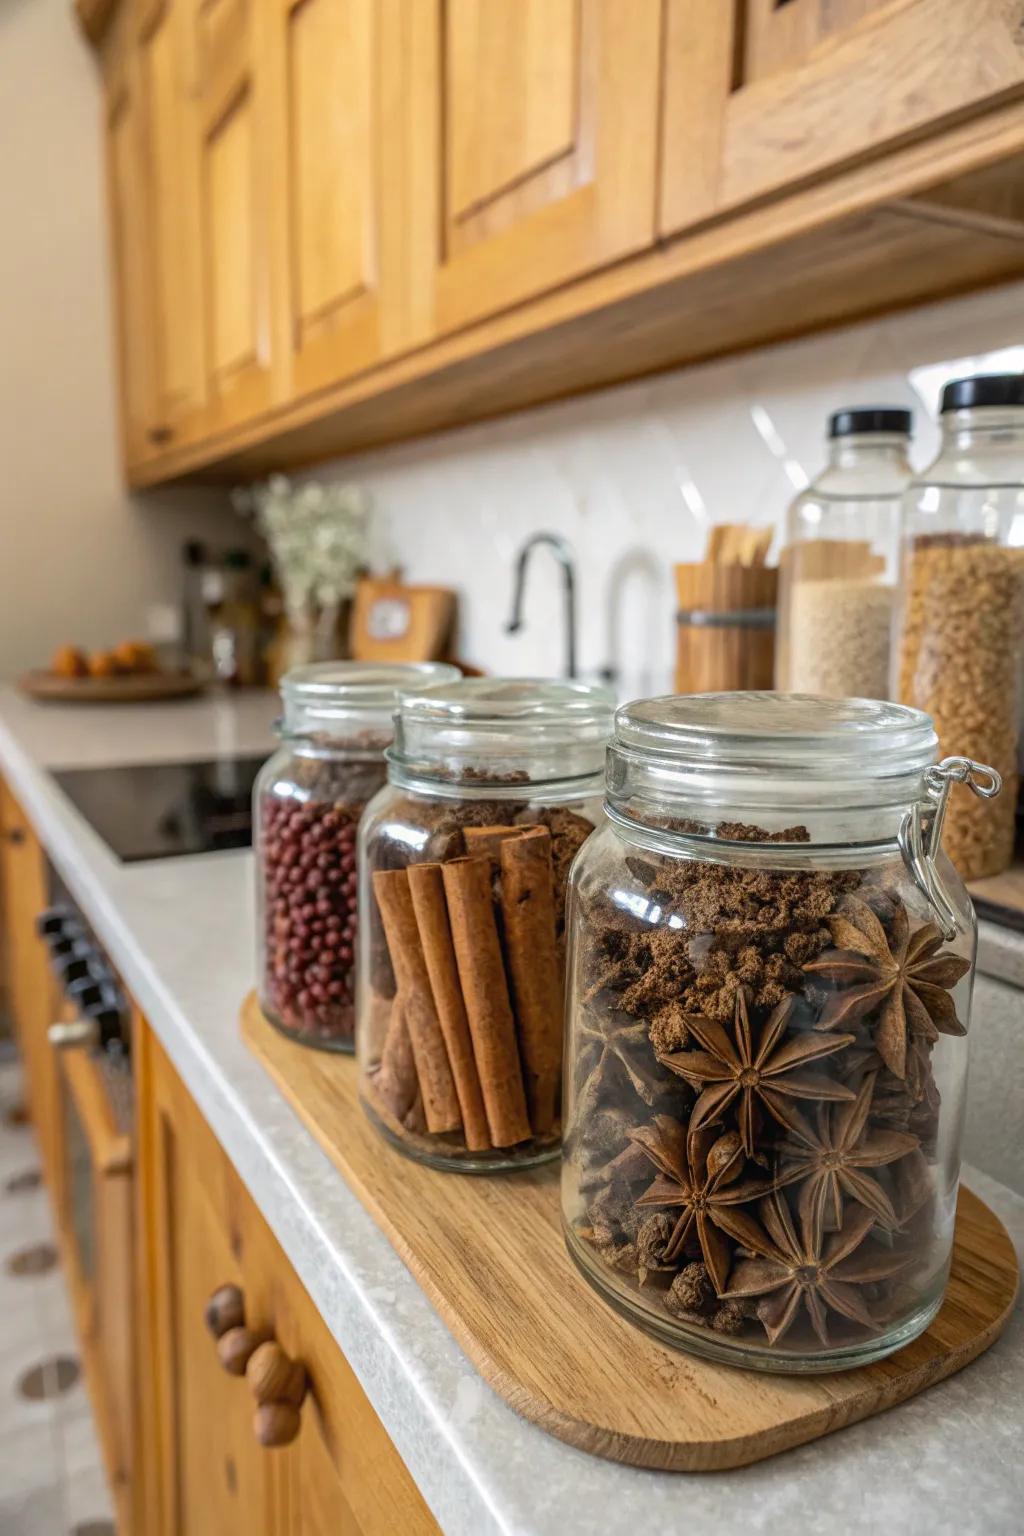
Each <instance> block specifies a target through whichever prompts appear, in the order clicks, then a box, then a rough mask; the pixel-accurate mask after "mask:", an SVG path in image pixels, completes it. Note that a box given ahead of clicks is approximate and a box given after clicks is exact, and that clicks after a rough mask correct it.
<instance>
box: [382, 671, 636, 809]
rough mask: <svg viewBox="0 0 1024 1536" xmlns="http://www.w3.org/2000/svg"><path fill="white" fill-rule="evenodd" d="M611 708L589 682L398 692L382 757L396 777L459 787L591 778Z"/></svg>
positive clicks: (469, 683)
mask: <svg viewBox="0 0 1024 1536" xmlns="http://www.w3.org/2000/svg"><path fill="white" fill-rule="evenodd" d="M614 707H615V701H614V699H613V697H612V695H611V694H610V693H609V692H608V690H607V689H605V688H602V687H599V686H598V685H596V684H588V683H578V682H570V681H563V680H560V679H551V678H534V677H519V678H491V677H467V678H462V679H461V680H460V681H458V682H445V683H440V684H438V685H436V686H435V687H432V688H426V689H424V690H422V691H419V692H416V693H409V692H406V693H403V695H402V698H401V701H400V705H399V712H398V716H397V718H396V721H395V741H394V746H393V747H392V748H391V751H390V752H389V754H388V756H389V759H390V761H391V763H392V764H393V765H394V767H395V769H396V770H397V771H398V774H399V775H409V776H413V777H427V778H432V779H439V780H448V781H450V782H461V783H462V784H467V783H469V784H473V783H476V784H481V785H487V784H494V783H498V782H501V780H502V779H503V778H504V779H505V780H506V781H507V782H519V783H527V782H531V783H534V782H551V781H554V780H563V779H576V778H581V777H584V776H588V777H592V776H594V775H599V774H600V773H601V771H602V769H603V767H604V755H605V749H606V747H607V745H608V741H609V739H610V737H611V732H612V718H613V710H614ZM512 776H514V778H513V777H512Z"/></svg>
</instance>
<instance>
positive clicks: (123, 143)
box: [106, 54, 154, 461]
mask: <svg viewBox="0 0 1024 1536" xmlns="http://www.w3.org/2000/svg"><path fill="white" fill-rule="evenodd" d="M119 64H120V67H118V68H117V70H116V72H112V73H111V74H110V76H109V77H108V83H107V109H106V110H107V116H106V155H107V189H108V198H107V202H108V209H109V216H110V244H111V255H112V257H113V274H112V275H113V286H114V311H115V319H116V333H117V352H118V364H119V375H120V377H119V383H120V396H121V435H122V441H123V446H124V452H125V456H126V457H127V458H128V459H129V460H132V461H134V460H138V459H141V458H144V457H145V456H146V454H147V453H148V452H150V451H151V450H152V448H153V446H154V444H153V442H152V440H151V438H150V436H149V433H150V428H151V427H152V426H153V424H154V417H153V400H152V376H151V372H150V367H151V360H152V354H151V347H152V334H151V304H150V300H151V295H150V291H149V287H148V281H147V267H146V243H145V242H146V224H145V184H144V171H143V162H142V141H141V133H142V122H141V118H142V107H141V93H140V90H139V79H138V71H137V69H136V67H135V59H134V55H133V54H128V55H127V56H126V57H125V58H124V60H123V63H121V61H119Z"/></svg>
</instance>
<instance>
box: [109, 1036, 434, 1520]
mask: <svg viewBox="0 0 1024 1536" xmlns="http://www.w3.org/2000/svg"><path fill="white" fill-rule="evenodd" d="M139 1036H141V1046H138V1045H137V1046H136V1051H135V1059H136V1063H137V1071H138V1073H139V1090H140V1091H139V1099H140V1126H139V1161H140V1164H141V1169H142V1179H141V1185H142V1193H141V1202H142V1203H141V1208H140V1216H141V1219H142V1221H143V1223H144V1224H146V1225H147V1227H148V1234H149V1235H148V1243H147V1247H148V1253H149V1261H148V1263H149V1270H150V1272H151V1278H150V1279H149V1281H148V1284H147V1277H146V1271H145V1267H143V1271H142V1273H141V1276H140V1284H141V1285H142V1286H143V1287H144V1288H146V1289H147V1291H148V1294H147V1297H146V1298H145V1304H144V1305H143V1306H142V1307H141V1308H140V1313H141V1315H142V1316H143V1318H144V1320H145V1321H144V1327H145V1328H146V1329H147V1331H148V1335H149V1358H150V1359H151V1361H152V1369H153V1373H154V1376H155V1379H156V1384H157V1398H156V1408H157V1411H156V1413H155V1414H153V1413H152V1412H149V1413H148V1414H147V1407H146V1404H145V1403H140V1413H139V1418H140V1426H141V1434H142V1435H143V1437H144V1438H146V1439H147V1440H148V1443H149V1446H150V1451H149V1455H148V1458H145V1459H147V1460H148V1462H149V1465H148V1466H147V1467H146V1468H145V1470H144V1472H143V1475H142V1479H141V1482H140V1488H142V1489H144V1490H145V1492H144V1494H143V1495H142V1498H141V1503H137V1505H136V1512H137V1519H136V1524H137V1525H138V1527H139V1529H140V1531H144V1532H145V1536H397V1533H398V1532H401V1533H402V1536H440V1528H439V1527H438V1525H437V1524H436V1522H435V1521H434V1519H433V1516H432V1515H431V1514H430V1511H429V1510H428V1508H427V1506H426V1504H425V1503H424V1501H423V1498H422V1496H421V1494H420V1492H419V1490H418V1489H417V1487H416V1484H415V1483H414V1482H413V1479H412V1476H411V1474H410V1473H409V1470H408V1468H407V1467H406V1465H405V1463H404V1462H403V1461H402V1458H401V1456H400V1455H399V1453H398V1451H397V1450H396V1449H395V1447H394V1445H393V1444H392V1442H391V1439H390V1438H389V1436H388V1434H387V1431H386V1430H385V1429H384V1426H383V1424H382V1423H381V1421H380V1419H379V1418H378V1417H377V1415H376V1413H375V1412H374V1410H373V1408H372V1407H371V1405H370V1402H369V1400H368V1398H367V1397H366V1394H365V1393H364V1391H363V1389H362V1387H361V1386H360V1385H359V1382H358V1381H357V1379H356V1377H355V1375H354V1373H353V1372H352V1370H351V1368H350V1366H349V1365H348V1362H347V1361H346V1360H345V1357H344V1355H343V1354H342V1352H341V1350H340V1349H339V1348H338V1345H337V1344H336V1343H335V1341H334V1339H333V1337H332V1336H331V1334H330V1332H329V1330H328V1328H327V1326H326V1324H325V1323H324V1322H323V1319H322V1318H321V1317H320V1314H319V1313H318V1311H317V1310H316V1307H315V1306H314V1305H313V1303H312V1301H311V1300H310V1298H309V1295H308V1293H307V1292H306V1290H305V1288H304V1287H303V1285H302V1283H301V1281H300V1280H299V1278H298V1276H297V1275H296V1274H295V1271H294V1270H293V1269H292V1267H291V1264H290V1263H289V1261H288V1259H287V1257H286V1256H285V1253H284V1251H283V1249H282V1248H281V1247H280V1245H279V1243H278V1242H277V1240H276V1238H275V1237H274V1235H273V1233H272V1232H271V1231H270V1229H269V1227H268V1226H267V1224H266V1222H265V1221H264V1220H263V1218H262V1216H261V1215H260V1213H259V1211H258V1209H257V1207H256V1205H255V1204H254V1202H253V1201H252V1199H251V1197H250V1196H249V1194H248V1192H247V1190H246V1189H245V1187H244V1185H243V1184H242V1182H241V1180H240V1179H239V1177H238V1175H237V1174H236V1173H235V1171H234V1169H233V1167H232V1165H231V1163H230V1162H229V1160H228V1159H227V1157H226V1155H225V1153H224V1152H223V1151H222V1149H221V1147H220V1145H219V1143H218V1142H217V1141H216V1139H215V1138H214V1136H213V1134H212V1132H211V1131H210V1129H209V1127H208V1126H207V1125H206V1122H205V1121H204V1120H203V1118H202V1116H201V1115H200V1113H199V1111H198V1110H197V1108H196V1107H195V1105H194V1103H193V1102H192V1100H191V1098H190V1097H189V1096H188V1094H187V1093H186V1091H185V1089H184V1087H183V1086H182V1084H181V1082H180V1081H179V1079H178V1078H177V1077H176V1076H175V1074H174V1071H173V1069H172V1068H171V1066H170V1063H169V1062H168V1061H167V1058H166V1056H165V1055H164V1054H163V1052H162V1051H161V1049H160V1047H159V1046H158V1045H157V1043H156V1041H155V1040H154V1039H153V1036H152V1034H151V1033H150V1032H149V1031H148V1030H147V1029H146V1028H145V1026H143V1027H142V1028H139V1027H138V1026H137V1028H136V1039H138V1037H139ZM222 1285H236V1286H238V1287H239V1289H240V1290H241V1292H242V1295H243V1298H244V1303H245V1324H246V1327H247V1328H248V1329H249V1330H250V1331H251V1332H252V1333H254V1334H256V1335H258V1336H259V1337H260V1338H261V1339H264V1340H271V1339H272V1340H275V1341H276V1342H277V1343H278V1344H279V1345H280V1346H281V1348H282V1349H283V1350H284V1351H285V1352H286V1354H287V1355H289V1356H290V1357H291V1359H292V1360H293V1361H296V1362H299V1363H300V1364H301V1365H302V1366H303V1368H304V1370H305V1373H306V1380H307V1382H308V1388H307V1391H306V1393H305V1397H304V1400H303V1402H302V1406H301V1409H300V1412H299V1416H298V1422H297V1424H295V1423H293V1424H292V1426H291V1427H290V1429H289V1431H288V1433H287V1435H286V1436H285V1437H284V1439H285V1443H283V1444H280V1445H277V1446H275V1447H273V1448H268V1447H264V1446H262V1445H261V1444H260V1443H259V1442H258V1440H257V1438H256V1433H255V1425H254V1418H255V1402H254V1399H253V1396H252V1392H251V1390H250V1386H249V1383H248V1381H247V1380H246V1379H245V1378H244V1377H243V1376H234V1375H231V1374H229V1373H228V1372H227V1371H226V1370H225V1369H224V1367H223V1365H222V1364H221V1362H220V1359H219V1357H218V1351H217V1345H216V1343H215V1342H214V1339H213V1337H212V1336H211V1334H210V1333H209V1331H208V1329H207V1326H206V1323H205V1319H204V1312H205V1308H206V1304H207V1301H208V1300H209V1298H210V1296H211V1294H212V1293H213V1292H214V1291H215V1290H216V1289H218V1287H220V1286H222ZM154 1460H155V1462H156V1463H157V1465H156V1466H155V1467H154V1466H153V1465H152V1463H153V1461H154ZM154 1506H158V1513H156V1514H153V1513H151V1511H152V1510H153V1508H154Z"/></svg>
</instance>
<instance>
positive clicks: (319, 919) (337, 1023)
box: [253, 661, 459, 1051]
mask: <svg viewBox="0 0 1024 1536" xmlns="http://www.w3.org/2000/svg"><path fill="white" fill-rule="evenodd" d="M458 676H459V673H458V670H457V668H455V667H450V666H447V665H443V664H441V663H428V664H424V665H421V666H414V665H408V666H380V665H370V664H364V663H361V662H354V661H349V662H346V661H327V662H322V663H316V664H314V665H312V666H303V667H296V668H294V669H293V670H292V671H291V672H288V673H286V675H285V676H284V677H283V678H282V680H281V698H282V700H283V702H284V716H283V718H282V719H281V720H280V721H279V723H278V726H277V732H278V735H279V736H280V738H281V745H280V747H279V748H278V749H277V751H276V752H275V753H274V755H273V756H272V757H271V758H270V759H269V761H268V762H266V763H264V765H263V767H262V768H261V769H260V772H259V775H258V777H257V779H256V784H255V787H254V790H253V846H254V848H255V851H256V914H257V943H258V946H259V947H258V955H257V976H258V978H259V997H260V1004H261V1006H262V1008H263V1011H264V1013H265V1014H266V1016H267V1018H268V1019H270V1020H271V1022H272V1023H274V1024H276V1025H277V1027H278V1028H279V1029H281V1030H282V1031H283V1032H284V1033H285V1034H288V1035H292V1036H293V1037H294V1038H295V1039H297V1040H301V1041H303V1043H304V1044H307V1045H317V1046H321V1047H323V1048H324V1049H327V1050H336V1051H351V1050H352V1049H353V1037H354V1033H355V1030H354V1026H355V986H354V969H355V943H356V846H355V844H356V828H357V826H358V823H359V818H360V816H361V815H362V811H363V807H364V805H365V804H366V802H367V800H369V799H370V797H371V796H372V795H373V794H375V793H376V791H377V790H378V789H379V788H380V787H381V785H382V784H383V783H384V780H385V777H386V765H385V762H384V749H385V747H386V746H387V745H388V743H389V742H390V740H391V735H392V717H393V715H394V711H395V708H396V706H397V702H398V692H399V689H405V690H406V691H412V690H414V689H416V688H422V687H426V686H427V685H429V684H430V683H437V682H441V681H443V680H445V679H449V678H457V677H458Z"/></svg>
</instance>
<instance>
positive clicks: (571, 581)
mask: <svg viewBox="0 0 1024 1536" xmlns="http://www.w3.org/2000/svg"><path fill="white" fill-rule="evenodd" d="M538 544H545V545H546V546H547V547H548V549H550V550H551V553H552V554H553V555H554V557H555V559H556V560H557V561H558V563H559V565H560V566H561V567H562V576H563V583H564V591H565V606H564V613H565V675H566V677H575V676H576V569H575V564H574V557H573V550H572V545H571V544H570V543H569V541H568V539H563V538H562V535H561V534H560V533H534V534H532V535H531V536H530V538H528V539H527V540H526V543H525V544H524V545H523V547H522V549H521V550H520V551H519V554H518V555H517V557H516V572H515V584H514V586H513V589H512V615H511V617H510V619H509V621H508V623H507V624H506V625H505V633H506V634H509V635H515V634H518V633H519V631H520V630H521V629H522V627H523V602H524V599H525V596H526V569H527V566H528V565H529V562H530V554H531V552H532V551H533V550H534V549H536V547H537V546H538Z"/></svg>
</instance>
